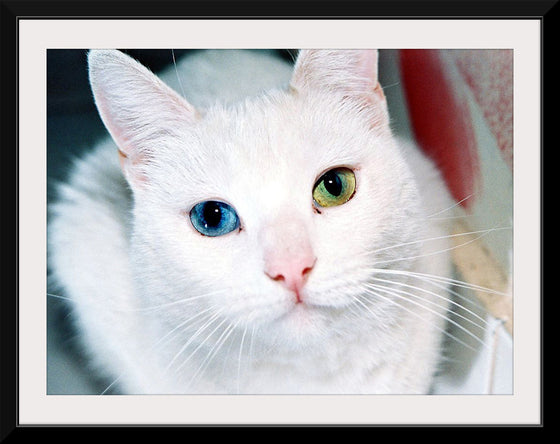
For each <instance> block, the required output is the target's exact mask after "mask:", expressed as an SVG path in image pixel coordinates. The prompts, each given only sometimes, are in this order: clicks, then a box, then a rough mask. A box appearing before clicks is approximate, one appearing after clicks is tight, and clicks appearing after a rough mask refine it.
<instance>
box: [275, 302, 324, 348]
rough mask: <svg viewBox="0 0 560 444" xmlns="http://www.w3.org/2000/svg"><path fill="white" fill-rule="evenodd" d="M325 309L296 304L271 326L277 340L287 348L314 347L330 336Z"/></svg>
mask: <svg viewBox="0 0 560 444" xmlns="http://www.w3.org/2000/svg"><path fill="white" fill-rule="evenodd" d="M324 311H325V309H324V308H321V307H316V306H312V305H308V304H305V303H298V304H294V305H293V307H291V308H290V309H289V310H288V311H287V312H286V313H284V314H283V315H282V316H281V317H279V318H278V319H276V320H275V321H274V322H273V323H271V324H270V328H271V329H274V330H276V333H277V335H276V336H277V338H278V339H279V340H280V342H281V343H282V344H283V345H284V346H285V347H287V348H301V347H305V346H309V345H314V344H316V343H317V342H320V341H322V340H324V339H325V335H326V334H328V329H327V323H328V318H327V316H326V315H325V313H324Z"/></svg>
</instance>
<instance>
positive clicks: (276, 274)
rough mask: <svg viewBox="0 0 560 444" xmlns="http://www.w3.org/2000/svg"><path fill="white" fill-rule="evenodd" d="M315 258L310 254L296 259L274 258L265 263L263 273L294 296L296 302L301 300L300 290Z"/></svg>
mask: <svg viewBox="0 0 560 444" xmlns="http://www.w3.org/2000/svg"><path fill="white" fill-rule="evenodd" d="M315 261H316V258H315V257H314V256H313V255H312V254H304V255H301V256H297V257H287V258H286V257H284V258H283V257H275V258H273V259H271V260H270V261H268V262H267V264H266V268H265V273H266V275H267V276H268V277H269V278H270V279H272V280H273V281H276V282H278V283H280V284H281V285H282V286H284V287H285V288H287V289H288V290H290V291H293V292H294V293H295V295H296V298H297V302H298V303H299V302H302V300H301V290H302V288H303V286H304V285H305V283H306V282H307V278H308V277H309V274H310V273H311V270H313V266H314V265H315Z"/></svg>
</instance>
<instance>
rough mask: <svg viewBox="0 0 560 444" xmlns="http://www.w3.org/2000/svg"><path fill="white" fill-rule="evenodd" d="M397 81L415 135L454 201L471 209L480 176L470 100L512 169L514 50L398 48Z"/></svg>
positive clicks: (477, 146) (478, 154) (478, 187)
mask: <svg viewBox="0 0 560 444" xmlns="http://www.w3.org/2000/svg"><path fill="white" fill-rule="evenodd" d="M400 69H401V80H402V85H403V90H404V95H405V100H406V103H407V107H408V115H409V119H410V124H411V128H412V130H413V133H414V136H415V138H416V141H417V143H418V144H419V145H420V147H421V148H422V149H423V150H424V151H425V152H426V153H427V154H428V155H429V156H430V157H431V158H432V159H434V161H435V162H436V164H437V165H438V166H439V168H440V170H441V171H442V174H443V176H444V178H445V180H446V182H447V185H448V187H449V190H450V192H451V194H452V195H453V197H454V198H455V199H456V200H457V201H462V204H463V206H465V207H467V208H469V207H470V206H471V205H472V204H473V202H474V201H475V199H474V198H470V199H466V200H463V199H465V198H466V197H468V196H471V195H473V194H477V192H478V190H479V189H480V183H479V181H480V180H481V179H484V178H481V176H480V175H481V165H480V159H481V155H480V150H486V149H489V147H488V146H480V140H479V138H478V137H477V134H476V128H475V125H476V124H475V117H474V116H473V112H474V113H476V110H473V108H472V106H471V104H469V99H472V100H474V102H475V103H476V104H477V105H478V107H479V110H480V112H481V113H482V116H483V118H484V120H485V122H486V124H487V125H488V127H489V129H490V130H491V132H492V134H493V136H494V137H495V140H496V144H497V146H498V148H499V150H500V152H501V155H502V158H503V160H504V162H506V164H507V165H508V166H509V169H510V171H511V168H512V154H513V77H512V72H513V52H512V51H511V50H402V51H400Z"/></svg>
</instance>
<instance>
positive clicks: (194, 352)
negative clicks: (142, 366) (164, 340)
mask: <svg viewBox="0 0 560 444" xmlns="http://www.w3.org/2000/svg"><path fill="white" fill-rule="evenodd" d="M216 315H218V313H216ZM216 319H218V318H217V317H216V318H214V319H213V320H212V321H211V322H209V323H207V324H205V326H204V328H202V329H199V331H197V333H195V335H193V336H192V337H191V338H190V339H189V340H188V341H187V343H186V344H185V345H184V346H183V347H182V348H181V350H179V352H177V355H176V357H177V356H179V354H181V353H182V352H183V351H184V350H185V349H186V348H187V347H188V346H189V345H190V344H191V343H192V341H193V340H194V338H195V337H196V336H198V334H200V333H201V332H202V331H204V330H206V328H208V327H209V326H210V325H212V324H213V323H214V322H215V321H216ZM225 322H227V319H226V318H224V319H223V320H222V322H220V323H219V324H218V325H217V326H216V328H214V330H212V331H211V332H210V333H209V334H208V335H207V336H206V338H205V339H204V340H203V341H202V342H200V344H198V347H196V348H195V349H194V350H193V351H192V353H191V354H190V355H189V356H187V358H186V359H184V360H183V362H182V363H181V365H179V366H178V367H177V368H176V369H175V372H176V373H178V372H179V370H180V369H182V368H183V367H184V366H185V364H186V363H187V362H189V360H190V359H191V358H192V357H193V356H194V355H195V354H196V352H197V351H198V350H200V349H201V348H202V347H203V346H204V345H205V344H206V341H208V339H210V337H211V336H212V335H213V334H214V333H215V332H216V331H217V330H218V329H219V328H220V327H221V326H222V325H223V324H224V323H225ZM175 359H176V358H173V360H172V362H170V363H169V365H168V366H167V368H169V367H170V366H171V364H173V361H175Z"/></svg>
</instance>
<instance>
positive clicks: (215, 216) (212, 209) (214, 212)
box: [202, 202, 222, 227]
mask: <svg viewBox="0 0 560 444" xmlns="http://www.w3.org/2000/svg"><path fill="white" fill-rule="evenodd" d="M202 215H203V216H204V222H205V223H206V226H208V227H217V226H218V225H219V224H220V222H221V221H222V209H221V208H220V206H219V204H218V203H217V202H207V203H206V204H205V205H204V209H203V212H202Z"/></svg>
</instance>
